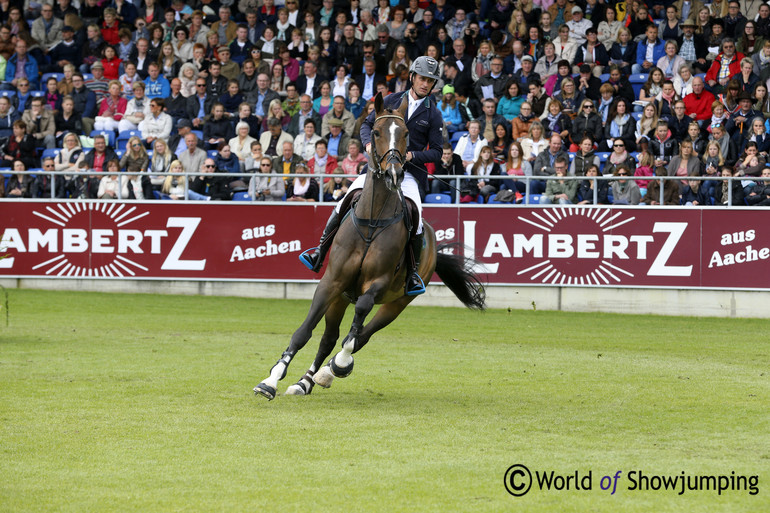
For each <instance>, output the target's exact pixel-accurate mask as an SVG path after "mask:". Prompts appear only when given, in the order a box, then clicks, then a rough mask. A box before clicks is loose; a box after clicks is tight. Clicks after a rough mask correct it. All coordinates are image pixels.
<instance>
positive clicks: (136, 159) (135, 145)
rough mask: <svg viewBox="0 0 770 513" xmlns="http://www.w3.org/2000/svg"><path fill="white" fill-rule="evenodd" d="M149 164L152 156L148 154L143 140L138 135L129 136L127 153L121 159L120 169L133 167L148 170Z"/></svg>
mask: <svg viewBox="0 0 770 513" xmlns="http://www.w3.org/2000/svg"><path fill="white" fill-rule="evenodd" d="M160 140H163V139H160ZM149 166H150V157H148V156H147V151H146V150H145V149H144V144H142V140H141V139H140V138H139V137H137V136H133V137H131V138H129V140H128V144H126V153H124V154H123V157H122V158H121V159H120V169H128V168H129V167H132V168H135V169H138V170H139V171H141V172H143V171H147V168H148V167H149Z"/></svg>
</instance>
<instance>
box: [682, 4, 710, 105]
mask: <svg viewBox="0 0 770 513" xmlns="http://www.w3.org/2000/svg"><path fill="white" fill-rule="evenodd" d="M697 28H698V23H697V22H696V21H695V19H694V18H689V19H686V20H685V21H683V22H682V35H681V36H680V37H679V39H678V40H677V43H678V44H679V56H680V57H682V58H683V59H684V61H685V63H687V65H689V66H692V67H693V69H695V70H697V72H698V73H705V72H706V70H707V69H708V62H707V61H706V57H707V56H708V47H707V45H706V40H705V39H704V38H703V35H701V34H696V33H695V30H696V29H697ZM679 94H682V93H681V92H680V93H679ZM682 96H685V95H684V94H682Z"/></svg>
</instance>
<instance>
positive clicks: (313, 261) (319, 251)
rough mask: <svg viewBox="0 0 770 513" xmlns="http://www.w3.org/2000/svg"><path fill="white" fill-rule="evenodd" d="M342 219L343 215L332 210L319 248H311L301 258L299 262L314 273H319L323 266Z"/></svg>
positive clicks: (319, 242)
mask: <svg viewBox="0 0 770 513" xmlns="http://www.w3.org/2000/svg"><path fill="white" fill-rule="evenodd" d="M340 218H341V215H340V214H338V213H337V211H336V210H332V215H331V217H330V218H329V220H328V221H327V222H326V228H324V232H323V235H321V240H320V241H318V247H316V248H310V249H308V250H307V251H304V252H303V253H302V254H301V255H300V256H299V261H300V262H302V264H303V265H304V266H305V267H307V268H308V269H310V270H311V271H313V272H314V273H317V272H319V271H320V270H321V267H322V266H323V263H324V259H325V258H326V253H327V252H328V251H329V247H330V246H331V239H332V238H334V233H335V232H336V231H337V228H339V227H340Z"/></svg>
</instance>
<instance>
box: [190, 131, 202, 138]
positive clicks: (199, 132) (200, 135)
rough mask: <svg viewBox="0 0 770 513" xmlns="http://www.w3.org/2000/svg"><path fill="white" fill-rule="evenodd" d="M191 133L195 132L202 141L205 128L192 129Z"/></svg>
mask: <svg viewBox="0 0 770 513" xmlns="http://www.w3.org/2000/svg"><path fill="white" fill-rule="evenodd" d="M190 133H193V134H195V136H196V137H197V138H198V139H200V140H201V141H202V140H203V130H190Z"/></svg>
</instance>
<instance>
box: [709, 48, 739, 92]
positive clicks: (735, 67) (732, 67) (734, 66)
mask: <svg viewBox="0 0 770 513" xmlns="http://www.w3.org/2000/svg"><path fill="white" fill-rule="evenodd" d="M721 50H722V53H720V54H719V55H717V58H716V59H714V62H712V63H711V67H710V68H709V70H708V72H707V73H706V83H707V84H708V85H709V87H710V88H711V90H712V92H716V93H721V92H722V90H723V89H724V88H725V86H726V85H727V83H728V82H729V81H730V79H731V78H732V77H734V76H735V75H737V74H739V73H740V72H741V59H743V57H744V55H743V54H742V53H741V52H737V51H736V50H735V41H734V40H733V39H730V38H725V39H723V40H722V48H721Z"/></svg>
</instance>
